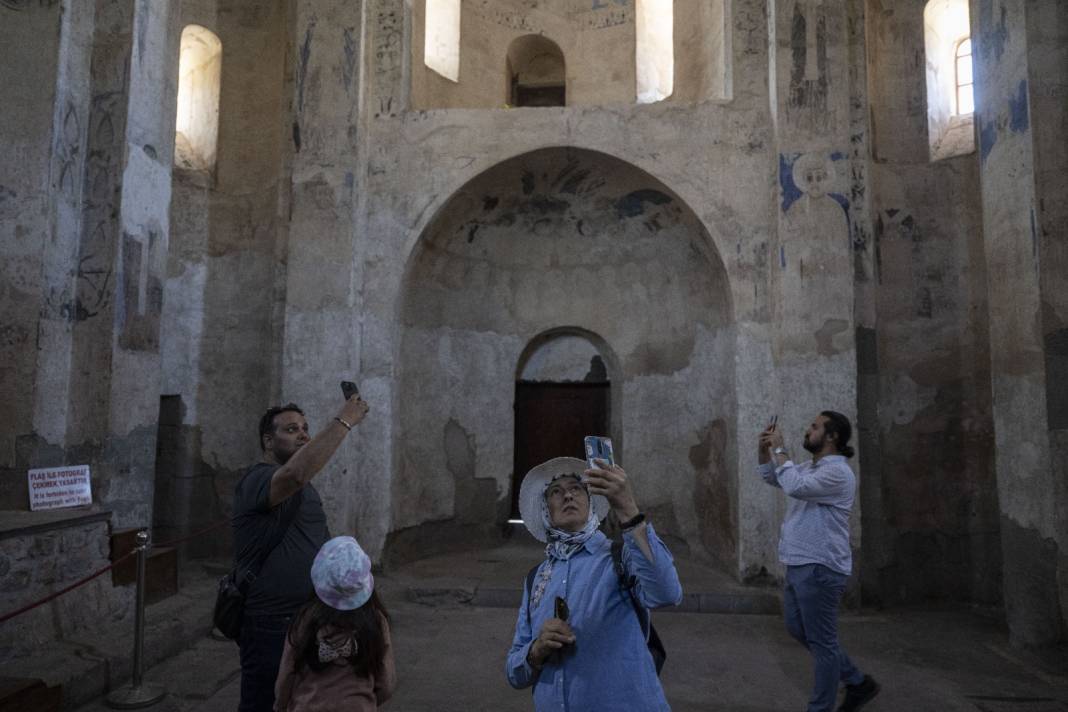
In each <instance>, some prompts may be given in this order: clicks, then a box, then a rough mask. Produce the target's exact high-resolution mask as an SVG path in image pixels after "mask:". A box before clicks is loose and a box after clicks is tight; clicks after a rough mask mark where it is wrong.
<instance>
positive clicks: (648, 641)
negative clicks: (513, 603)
mask: <svg viewBox="0 0 1068 712" xmlns="http://www.w3.org/2000/svg"><path fill="white" fill-rule="evenodd" d="M612 566H613V567H615V570H616V578H617V579H618V580H619V587H620V588H621V589H623V590H625V591H626V592H627V597H628V598H630V604H631V606H633V607H634V612H635V613H636V614H637V616H638V624H639V625H640V626H641V629H642V635H644V636H645V646H646V647H647V648H649V654H650V655H652V656H653V665H655V666H656V674H657V676H658V677H659V675H660V671H661V670H662V669H663V668H664V662H665V661H666V660H667V650H665V649H664V643H663V642H662V641H661V640H660V635H659V634H657V632H656V626H654V625H653V621H652V619H651V618H650V616H649V611H648V609H646V607H645V606H643V605H642V604H641V601H639V600H638V599H637V598H636V597H635V596H634V585H635V584H636V583H637V582H638V579H637V577H635V576H629V577H628V576H627V572H626V569H624V568H623V542H621V541H613V542H612ZM539 568H541V564H536V565H535V566H534V568H532V569H531V570H530V571H528V572H527V617H530V592H531V591H532V590H533V589H534V577H535V576H537V574H538V569H539Z"/></svg>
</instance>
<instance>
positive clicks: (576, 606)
mask: <svg viewBox="0 0 1068 712" xmlns="http://www.w3.org/2000/svg"><path fill="white" fill-rule="evenodd" d="M596 463H597V464H598V465H599V467H597V468H590V467H588V465H587V464H586V462H584V461H583V460H578V459H575V458H571V457H558V458H556V459H553V460H549V461H548V462H545V463H542V464H541V465H538V466H537V467H535V468H534V469H532V470H531V471H530V472H528V473H527V474H526V476H525V477H524V478H523V484H522V486H521V487H520V490H519V509H520V512H521V514H522V516H523V523H524V524H525V525H526V527H527V529H528V530H529V531H530V533H531V534H533V535H534V537H535V538H536V539H538V540H539V541H543V542H545V561H543V562H542V563H541V564H540V566H539V567H538V569H537V573H536V574H535V575H534V577H533V581H532V582H531V583H530V585H529V586H525V587H524V592H523V602H522V604H521V605H520V607H519V617H518V619H517V620H516V626H515V637H514V638H513V640H512V648H511V650H510V651H509V653H508V660H507V662H506V669H505V672H506V674H507V676H508V682H509V683H510V684H511V685H512V687H515V688H524V687H530V686H533V687H534V708H535V710H550V709H552V710H559V709H569V710H584V711H589V712H613V711H619V712H632V711H633V710H642V711H643V712H655V711H658V710H670V707H669V706H668V703H667V700H666V699H665V697H664V691H663V689H662V688H661V686H660V680H659V678H658V677H657V669H656V666H655V664H654V660H653V657H652V655H651V653H650V652H649V648H648V647H647V643H646V636H645V633H644V632H643V628H642V624H641V623H640V622H639V618H638V615H637V613H636V609H635V605H634V603H633V602H632V600H631V594H630V593H628V591H627V590H626V589H625V588H623V587H622V586H621V585H620V577H619V576H618V575H617V572H616V568H615V564H614V563H613V555H612V542H611V541H610V540H609V539H608V538H607V537H606V536H605V535H604V534H603V533H602V532H600V531H598V526H599V525H600V523H601V520H602V519H604V517H605V516H606V515H607V514H608V510H609V508H611V509H612V510H613V511H615V513H616V516H617V517H618V518H619V521H620V525H621V527H622V529H623V548H622V557H621V559H622V565H623V569H624V572H625V577H624V578H625V579H627V580H630V579H631V578H633V580H634V586H633V588H632V589H631V591H632V593H633V596H634V598H635V599H636V600H637V602H638V603H639V604H640V605H641V606H644V607H645V608H660V607H663V606H674V605H678V604H679V602H680V601H682V587H681V586H680V585H679V576H678V573H677V572H676V571H675V562H674V560H673V559H672V558H671V553H670V552H669V551H668V550H667V547H666V546H664V542H662V541H661V540H660V538H659V537H657V535H656V532H655V531H653V527H652V525H651V524H650V523H649V522H648V521H647V520H646V518H645V515H644V514H642V513H641V511H640V510H639V509H638V505H637V504H636V503H635V501H634V494H633V493H632V491H631V487H630V483H629V481H628V480H627V473H626V472H624V470H623V468H621V467H619V466H618V465H609V464H607V463H605V462H604V461H602V460H597V461H596Z"/></svg>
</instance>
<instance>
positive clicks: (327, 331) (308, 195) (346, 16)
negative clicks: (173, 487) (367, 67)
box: [281, 0, 403, 558]
mask: <svg viewBox="0 0 1068 712" xmlns="http://www.w3.org/2000/svg"><path fill="white" fill-rule="evenodd" d="M363 15H364V11H363V3H361V2H350V1H346V0H302V1H301V2H299V3H297V8H296V15H295V17H296V20H295V25H294V33H295V35H294V43H295V46H296V57H295V62H296V66H295V77H296V85H295V87H294V99H293V136H294V140H295V149H296V152H295V154H294V156H293V166H292V175H293V183H292V187H291V194H290V214H291V218H290V226H289V246H288V252H287V270H286V305H285V342H284V353H283V373H282V379H281V383H282V399H283V400H295V401H297V402H298V403H299V404H300V405H301V406H303V407H304V408H306V410H307V414H308V418H309V420H310V422H311V425H312V427H313V430H318V429H321V428H324V427H326V426H327V424H328V423H329V422H330V419H331V418H332V417H333V416H334V415H335V414H336V413H337V411H338V410H339V409H340V407H341V403H342V395H341V389H340V387H339V384H340V382H341V380H343V379H347V380H354V381H356V382H357V383H358V385H359V386H360V389H361V392H362V395H363V397H364V398H365V399H366V400H367V401H368V403H370V405H371V412H370V415H369V416H368V418H367V421H366V422H365V423H364V424H363V425H361V426H360V427H359V428H358V429H357V430H356V431H355V432H354V433H353V434H352V435H351V436H350V437H349V438H348V439H347V440H346V441H345V443H344V444H343V445H342V447H341V449H340V450H339V451H338V453H337V455H335V457H334V459H333V460H332V461H331V463H330V464H329V465H328V466H327V468H326V469H325V470H324V471H323V472H322V473H321V474H320V475H319V476H318V477H316V479H315V482H314V484H315V486H316V488H317V489H318V490H319V492H320V493H321V494H322V497H323V501H324V504H325V506H326V508H327V514H328V517H329V521H330V528H331V531H332V532H334V533H335V534H343V533H344V534H353V535H355V536H357V537H359V538H360V541H361V544H362V545H363V546H364V548H365V549H366V550H367V551H368V553H369V554H370V555H371V556H372V557H376V558H377V556H378V554H379V553H380V552H381V548H382V544H383V542H384V540H385V535H386V532H387V531H388V526H389V471H388V469H387V468H386V467H385V466H384V463H383V462H382V459H381V451H382V450H386V451H388V449H389V447H388V444H387V443H388V434H389V432H390V429H391V424H390V412H391V408H390V402H389V398H390V395H389V394H390V391H389V388H388V385H386V382H385V379H384V378H383V375H384V374H379V373H372V372H370V371H369V370H368V369H367V368H365V367H364V362H363V359H362V357H361V352H362V349H363V342H364V338H365V336H364V325H363V319H362V317H361V313H362V309H363V303H364V296H363V293H362V288H361V272H362V269H361V267H360V266H359V265H358V262H359V261H360V256H359V255H358V252H357V243H358V238H357V235H356V229H355V214H356V210H357V203H358V201H359V193H358V186H359V185H360V181H361V176H360V174H359V169H358V166H359V165H361V161H360V160H359V158H358V142H359V138H360V131H361V124H360V108H361V106H362V104H363V100H362V98H361V85H362V66H363V61H362V58H364V57H366V56H367V54H368V49H367V48H366V47H365V46H364V36H365V35H364V32H363V26H364V17H363ZM401 17H402V18H403V15H402V16H401ZM398 41H399V40H398ZM386 103H387V104H389V102H386ZM367 239H368V240H369V241H370V240H372V239H373V238H367Z"/></svg>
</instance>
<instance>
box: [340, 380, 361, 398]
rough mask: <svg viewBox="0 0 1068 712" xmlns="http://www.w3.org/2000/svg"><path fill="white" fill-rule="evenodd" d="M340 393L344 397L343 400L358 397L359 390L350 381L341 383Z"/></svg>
mask: <svg viewBox="0 0 1068 712" xmlns="http://www.w3.org/2000/svg"><path fill="white" fill-rule="evenodd" d="M341 392H342V393H343V394H344V395H345V400H348V399H349V398H352V397H353V396H358V395H360V389H359V388H357V387H356V384H355V383H353V382H352V381H342V382H341Z"/></svg>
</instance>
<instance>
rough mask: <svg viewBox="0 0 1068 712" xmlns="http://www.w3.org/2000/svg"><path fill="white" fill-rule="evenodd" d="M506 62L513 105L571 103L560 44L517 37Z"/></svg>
mask: <svg viewBox="0 0 1068 712" xmlns="http://www.w3.org/2000/svg"><path fill="white" fill-rule="evenodd" d="M506 62H507V73H508V86H509V103H510V104H511V105H512V106H565V105H566V104H567V61H566V59H565V58H564V52H563V50H561V49H560V45H558V44H556V43H555V42H553V41H552V40H551V39H549V38H548V37H545V36H543V35H523V36H522V37H516V38H515V39H514V40H512V43H511V44H510V45H508V55H507V58H506Z"/></svg>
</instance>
